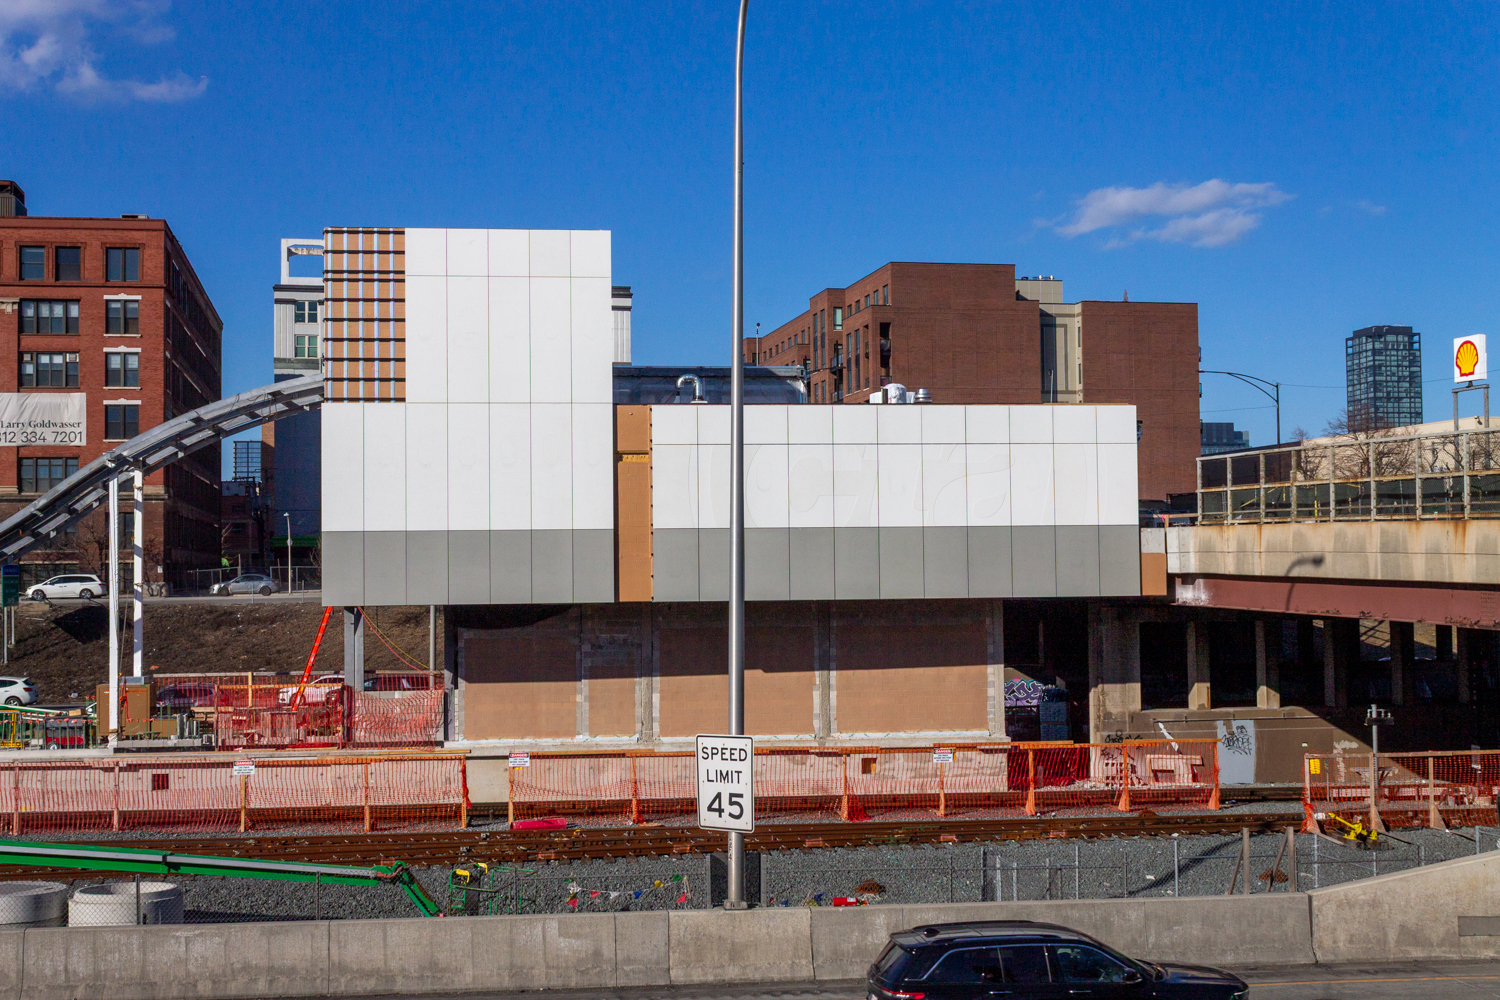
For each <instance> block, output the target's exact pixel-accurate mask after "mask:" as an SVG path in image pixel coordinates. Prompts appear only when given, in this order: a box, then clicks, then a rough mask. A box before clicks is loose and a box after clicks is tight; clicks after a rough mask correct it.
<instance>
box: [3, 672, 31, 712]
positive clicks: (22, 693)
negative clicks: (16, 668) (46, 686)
mask: <svg viewBox="0 0 1500 1000" xmlns="http://www.w3.org/2000/svg"><path fill="white" fill-rule="evenodd" d="M0 701H3V702H5V704H7V705H35V704H36V686H35V685H34V684H32V683H31V678H30V677H0Z"/></svg>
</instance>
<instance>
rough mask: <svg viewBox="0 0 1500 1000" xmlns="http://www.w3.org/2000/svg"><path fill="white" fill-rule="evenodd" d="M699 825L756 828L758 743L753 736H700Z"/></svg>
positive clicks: (743, 830)
mask: <svg viewBox="0 0 1500 1000" xmlns="http://www.w3.org/2000/svg"><path fill="white" fill-rule="evenodd" d="M697 749H698V752H697V754H696V755H695V756H696V757H697V761H698V825H699V826H700V827H702V828H703V829H705V830H729V831H733V832H736V833H751V832H753V831H754V830H755V743H754V741H753V740H752V739H751V738H750V737H749V736H699V737H698V745H697Z"/></svg>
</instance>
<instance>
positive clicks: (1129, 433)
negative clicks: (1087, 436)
mask: <svg viewBox="0 0 1500 1000" xmlns="http://www.w3.org/2000/svg"><path fill="white" fill-rule="evenodd" d="M1095 410H1096V417H1095V419H1096V420H1097V421H1098V434H1099V443H1100V444H1128V445H1134V444H1135V443H1136V430H1135V407H1133V406H1099V407H1095Z"/></svg>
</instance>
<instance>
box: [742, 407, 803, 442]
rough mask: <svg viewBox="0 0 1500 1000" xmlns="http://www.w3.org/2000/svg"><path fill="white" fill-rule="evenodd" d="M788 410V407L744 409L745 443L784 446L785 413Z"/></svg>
mask: <svg viewBox="0 0 1500 1000" xmlns="http://www.w3.org/2000/svg"><path fill="white" fill-rule="evenodd" d="M790 409H792V407H790V406H747V407H745V443H746V444H747V445H751V444H781V445H784V444H786V443H787V431H786V425H787V411H788V410H790Z"/></svg>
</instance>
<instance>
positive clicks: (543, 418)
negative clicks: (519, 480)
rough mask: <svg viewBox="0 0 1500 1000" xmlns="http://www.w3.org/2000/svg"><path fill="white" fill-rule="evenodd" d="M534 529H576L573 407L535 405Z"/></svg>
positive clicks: (532, 499) (532, 501)
mask: <svg viewBox="0 0 1500 1000" xmlns="http://www.w3.org/2000/svg"><path fill="white" fill-rule="evenodd" d="M531 527H532V530H534V531H540V530H553V529H564V528H572V527H573V407H572V406H571V405H570V404H568V403H532V404H531Z"/></svg>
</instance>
